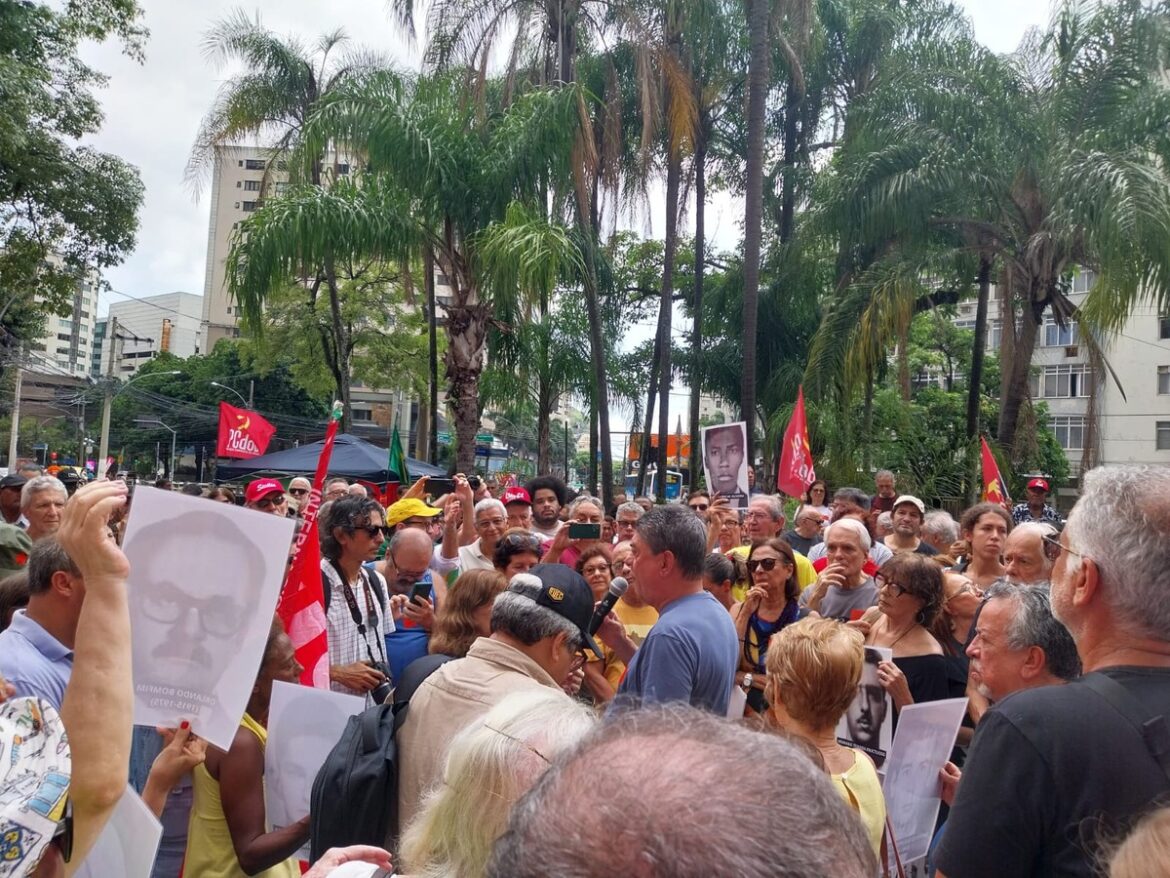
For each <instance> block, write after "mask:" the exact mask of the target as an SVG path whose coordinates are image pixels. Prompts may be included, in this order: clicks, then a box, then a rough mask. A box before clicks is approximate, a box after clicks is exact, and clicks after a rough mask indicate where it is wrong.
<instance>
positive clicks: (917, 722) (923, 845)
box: [882, 698, 967, 863]
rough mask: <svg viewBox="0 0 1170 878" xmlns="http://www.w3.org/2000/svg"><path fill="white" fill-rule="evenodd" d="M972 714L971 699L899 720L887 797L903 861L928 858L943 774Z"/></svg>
mask: <svg viewBox="0 0 1170 878" xmlns="http://www.w3.org/2000/svg"><path fill="white" fill-rule="evenodd" d="M966 711H967V699H966V698H949V699H947V700H945V701H928V702H926V703H924V704H911V705H908V706H907V707H904V708H903V709H902V712H901V714H900V715H899V717H898V734H897V737H895V738H894V746H893V747H892V748H891V749H890V758H889V761H888V762H887V763H886V779H885V781H884V782H883V783H882V792H883V793H884V794H885V797H886V812H887V814H888V815H889V820H890V829H891V831H892V832H893V835H894V841H895V842H896V844H897V845H898V854H899V855H900V856H901V858H902V862H904V863H909V862H912V861H914V860H917V859H920V858H922V857H925V856H926V853H927V851H928V850H929V849H930V840H931V837H932V836H933V835H934V824H935V821H936V820H937V819H938V807H939V802H940V801H941V798H940V794H941V792H942V786H941V783H940V781H939V772H940V771H942V767H943V766H944V765H945V764H946V761H947V759H948V758H949V756H950V753H951V748H952V747H954V745H955V737H956V736H957V735H958V734H959V724H960V723H962V721H963V714H964V713H965V712H966Z"/></svg>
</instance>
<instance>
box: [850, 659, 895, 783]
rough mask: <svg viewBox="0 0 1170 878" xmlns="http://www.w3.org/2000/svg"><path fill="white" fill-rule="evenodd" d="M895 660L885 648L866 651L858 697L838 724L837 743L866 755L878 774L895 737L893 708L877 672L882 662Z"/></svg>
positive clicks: (854, 697)
mask: <svg viewBox="0 0 1170 878" xmlns="http://www.w3.org/2000/svg"><path fill="white" fill-rule="evenodd" d="M893 657H894V651H893V650H892V649H887V648H886V647H884V646H867V647H866V648H865V662H864V663H863V664H862V665H861V682H860V683H859V684H858V686H857V694H856V695H854V696H853V701H852V703H851V704H850V705H849V708H848V709H847V710H846V711H845V716H843V717H841V721H840V722H839V723H837V743H839V744H844V745H845V746H846V747H856V748H857V749H859V750H862V751H864V752H865V753H867V754H868V755H869V757H870V758H871V759H872V760H873V764H874V765H875V766H877V768H878V770H879V771H880V770H881V769H882V766H883V764H884V763H885V761H886V754H887V753H889V752H890V741H891V740H892V738H893V736H894V707H893V704H892V703H891V700H890V695H889V693H888V692H886V690H885V687H883V686H882V684H881V682H880V681H879V680H878V672H877V668H878V664H879V663H880V662H888V661H892V660H893Z"/></svg>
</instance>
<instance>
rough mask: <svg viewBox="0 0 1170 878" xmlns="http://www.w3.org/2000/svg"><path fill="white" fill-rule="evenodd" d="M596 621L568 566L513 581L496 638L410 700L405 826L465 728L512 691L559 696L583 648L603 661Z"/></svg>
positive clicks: (498, 611) (403, 731)
mask: <svg viewBox="0 0 1170 878" xmlns="http://www.w3.org/2000/svg"><path fill="white" fill-rule="evenodd" d="M480 502H481V503H482V502H483V501H480ZM686 514H688V515H690V513H689V512H687V513H686ZM691 517H692V518H693V517H694V516H691ZM592 615H593V592H592V591H591V590H590V589H589V585H588V583H586V582H585V580H584V578H583V577H582V576H581V575H580V574H579V573H577V572H576V571H575V570H572V569H570V568H569V567H565V566H564V565H563V564H537V565H536V566H535V567H533V568H532V569H531V570H530V571H529V572H528V573H520V574H517V575H516V576H514V577H512V582H511V583H510V584H509V586H508V590H507V591H505V592H503V593H502V594H500V595H499V596H498V597H497V598H496V600H495V603H494V604H493V605H492V618H491V628H492V633H491V636H489V637H480V638H479V639H477V640H476V641H475V642H474V643H472V645H471V649H470V650H469V651H468V653H467V655H466V656H465V657H464V658H461V659H456V660H455V661H451V662H447V663H446V664H445V665H443V666H442V667H440V668H439V669H438V670H436V671H435V672H434V673H433V674H431V675H430V676H429V677H427V678H426V680H424V681H423V683H422V684H421V685H420V686H419V687H418V689H417V690H416V691H415V693H414V696H413V697H412V698H411V699H410V708H409V710H408V711H407V713H406V720H405V722H404V723H403V725H402V727H401V728H400V729H399V730H398V732H397V733H396V740H397V743H398V753H399V755H400V771H399V775H398V826H399V827H400V828H402V827H406V826H407V825H408V824H409V823H410V821H411V819H412V818H413V817H414V814H415V812H416V811H417V810H418V808H419V805H420V803H421V802H422V799H423V797H424V796H425V795H426V793H427V791H428V790H429V789H430V788H431V787H432V786H434V785H435V784H436V783H438V782H440V781H441V780H442V776H443V763H444V761H445V760H446V757H447V749H448V747H449V745H450V743H451V739H452V738H454V737H455V735H456V734H457V733H458V732H459V731H460V730H461V729H463V728H464V727H466V726H467V724H468V723H470V722H472V721H473V720H476V719H479V717H481V716H483V715H484V714H485V713H487V712H488V711H489V710H490V709H491V708H492V707H494V706H495V705H496V704H499V703H500V701H502V700H503V698H504V696H506V695H508V694H510V693H512V692H518V691H522V690H526V689H530V688H532V687H537V686H547V687H548V688H550V689H556V690H558V691H559V689H560V687H561V683H562V682H564V680H565V679H566V678H567V677H568V676H569V675H570V674H572V673H573V672H574V671H575V670H577V669H578V668H580V667H581V666H582V665H583V664H584V663H585V654H584V652H583V650H584V649H586V648H588V649H591V650H592V651H593V652H594V653H595V654H597V655H599V656H600V655H601V652H600V650H599V649H598V648H597V645H596V644H595V643H594V641H593V638H592V637H590V636H589V620H590V618H591V617H592ZM723 615H724V616H725V617H726V616H727V613H726V611H724V612H723ZM568 697H569V696H568V695H566V696H565V698H568Z"/></svg>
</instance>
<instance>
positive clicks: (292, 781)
mask: <svg viewBox="0 0 1170 878" xmlns="http://www.w3.org/2000/svg"><path fill="white" fill-rule="evenodd" d="M365 706H366V700H365V699H364V698H361V697H359V696H357V695H345V694H343V693H341V692H331V691H329V690H328V689H313V688H311V687H309V686H301V685H298V684H295V683H285V682H283V681H280V680H278V681H276V682H274V683H273V684H272V702H271V704H270V705H269V708H268V744H267V746H266V747H265V748H264V797H265V801H266V803H267V815H268V822H269V823H270V824H272V828H273V829H280V828H281V827H284V826H288V825H289V824H291V823H296V822H297V821H298V820H300V819H301V818H302V817H306V816H308V814H309V799H310V796H311V794H312V792H313V780H314V779H315V778H316V777H317V772H318V771H320V770H321V765H322V764H323V763H324V762H325V757H327V756H328V755H329V751H330V750H332V749H333V747H334V745H336V744H337V742H338V740H340V738H341V733H342V732H343V731H344V730H345V724H346V723H347V722H348V721H349V718H350V717H351V716H353V715H354V714H358V713H361V712H362V711H363V710H364V709H365ZM307 847H308V845H307V844H306V857H305V858H306V859H307Z"/></svg>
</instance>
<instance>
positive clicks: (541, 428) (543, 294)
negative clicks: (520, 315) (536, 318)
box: [536, 289, 552, 473]
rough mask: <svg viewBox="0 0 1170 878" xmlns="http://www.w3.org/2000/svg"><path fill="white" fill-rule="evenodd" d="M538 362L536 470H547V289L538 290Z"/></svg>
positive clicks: (549, 389) (549, 392) (549, 413)
mask: <svg viewBox="0 0 1170 878" xmlns="http://www.w3.org/2000/svg"><path fill="white" fill-rule="evenodd" d="M540 322H541V332H540V363H539V364H538V366H537V369H536V435H537V445H536V471H537V472H538V473H547V472H548V471H549V469H548V465H549V420H550V418H552V387H551V385H550V382H549V375H548V343H549V316H548V291H547V290H545V289H541V291H540Z"/></svg>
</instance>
